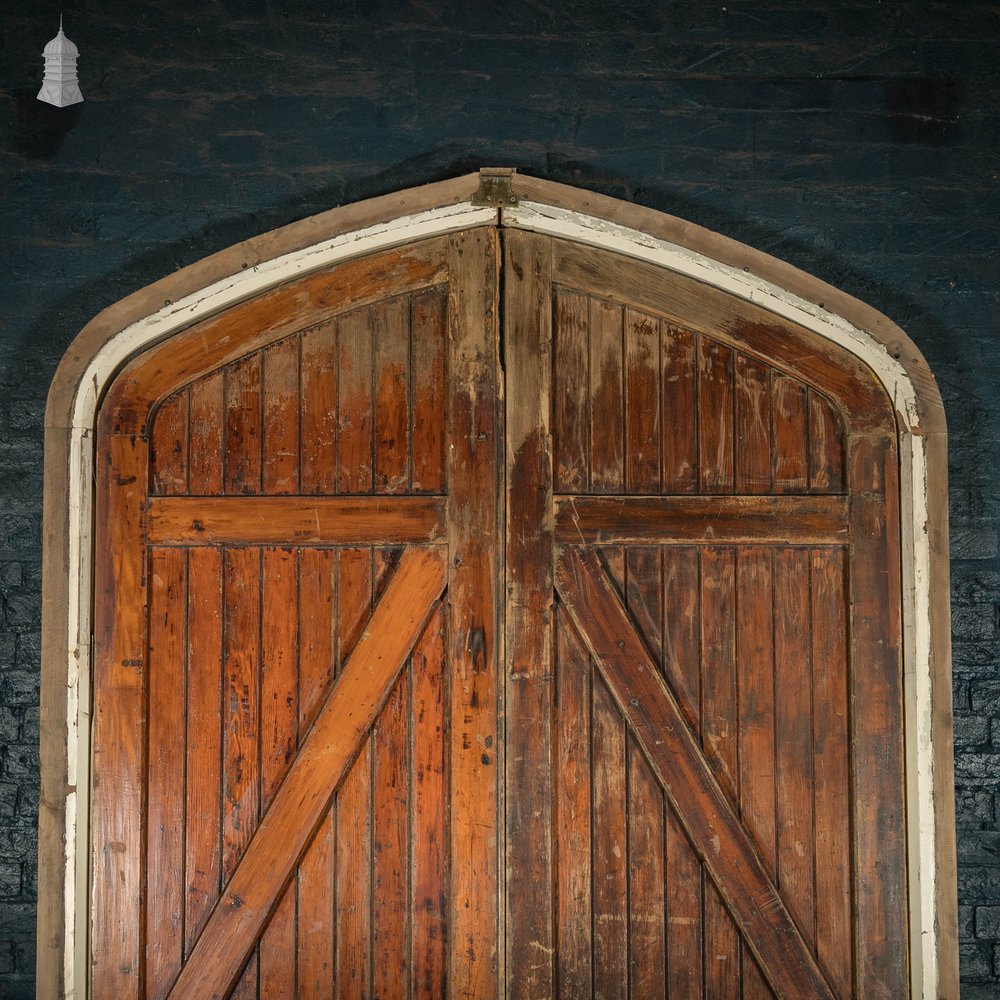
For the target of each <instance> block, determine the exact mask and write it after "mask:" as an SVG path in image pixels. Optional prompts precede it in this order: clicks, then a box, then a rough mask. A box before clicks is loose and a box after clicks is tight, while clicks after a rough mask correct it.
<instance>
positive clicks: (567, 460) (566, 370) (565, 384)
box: [552, 290, 590, 493]
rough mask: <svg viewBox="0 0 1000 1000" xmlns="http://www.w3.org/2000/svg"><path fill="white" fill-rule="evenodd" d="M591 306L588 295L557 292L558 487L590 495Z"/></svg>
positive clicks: (555, 408) (555, 402) (555, 423)
mask: <svg viewBox="0 0 1000 1000" xmlns="http://www.w3.org/2000/svg"><path fill="white" fill-rule="evenodd" d="M589 321H590V309H589V306H588V303H587V299H586V296H584V295H578V294H574V293H572V292H565V291H562V290H560V291H558V292H556V295H555V326H554V329H553V330H552V338H553V341H554V349H555V368H554V371H553V386H552V395H553V435H554V437H555V441H554V442H553V462H554V465H555V488H556V489H557V490H559V491H562V492H565V493H577V492H580V493H585V492H586V491H587V490H588V488H589V487H590V337H589Z"/></svg>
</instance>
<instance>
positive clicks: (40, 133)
mask: <svg viewBox="0 0 1000 1000" xmlns="http://www.w3.org/2000/svg"><path fill="white" fill-rule="evenodd" d="M11 96H12V97H13V101H14V149H15V150H16V151H17V153H18V154H19V155H21V156H23V157H24V158H25V159H26V160H49V159H51V158H52V157H53V156H55V155H56V153H58V152H59V148H60V147H61V146H62V144H63V140H64V139H65V138H66V136H67V135H69V133H70V132H72V131H73V129H74V127H75V126H76V123H77V122H78V121H79V120H80V115H81V113H82V111H83V108H84V105H83V104H73V105H70V107H68V108H55V107H53V106H52V105H51V104H46V103H45V102H44V101H40V100H38V88H37V87H32V88H30V89H29V88H27V87H22V88H20V89H18V90H15V91H13V93H12V95H11Z"/></svg>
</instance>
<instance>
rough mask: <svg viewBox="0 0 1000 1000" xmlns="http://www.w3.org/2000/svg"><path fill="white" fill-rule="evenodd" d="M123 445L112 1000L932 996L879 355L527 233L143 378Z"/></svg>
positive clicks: (101, 943) (240, 312)
mask: <svg viewBox="0 0 1000 1000" xmlns="http://www.w3.org/2000/svg"><path fill="white" fill-rule="evenodd" d="M97 449H98V514H97V526H96V528H97V543H96V551H97V553H98V558H97V568H96V578H95V593H96V595H97V596H96V608H95V629H96V639H95V678H94V685H95V687H94V771H95V779H94V788H93V801H92V821H91V843H92V863H91V867H92V919H91V954H92V960H93V980H92V995H93V996H94V997H95V998H103V997H115V998H138V997H150V998H152V997H157V998H159V997H167V996H169V997H173V998H180V997H195V996H199V997H200V996H205V997H222V996H230V995H231V996H234V997H240V998H249V997H261V998H264V997H285V996H287V997H291V996H300V997H320V996H326V997H329V996H337V997H367V996H372V997H375V996H378V997H417V996H420V997H443V996H449V997H456V998H457V997H498V996H501V995H504V996H510V997H515V998H522V997H523V998H528V997H539V998H541V997H555V996H559V997H565V998H578V997H588V996H595V997H598V996H599V997H622V998H625V997H636V998H646V997H666V996H669V997H672V998H675V1000H676V998H683V997H719V998H739V997H742V998H745V1000H755V998H766V997H771V996H777V997H796V998H798V997H830V996H836V997H848V996H860V997H875V996H903V995H904V994H905V993H906V990H907V976H908V971H907V966H906V879H905V842H904V822H903V770H902V741H901V732H902V728H901V726H902V721H901V693H900V686H901V667H900V660H899V620H898V619H899V611H898V609H899V602H900V598H899V566H898V558H899V553H898V538H897V535H898V528H897V524H896V518H897V515H896V510H895V499H894V498H895V497H896V496H897V487H896V476H897V472H896V452H895V427H894V422H893V415H892V410H891V407H890V406H889V401H888V399H887V398H886V396H885V394H884V391H883V390H882V389H881V387H880V386H879V385H878V383H877V382H876V381H875V379H874V377H873V376H872V375H871V373H870V372H868V371H867V370H866V369H865V368H864V367H863V366H862V365H861V364H860V363H859V362H858V361H857V360H856V359H854V358H853V357H852V356H850V355H848V354H847V353H846V352H844V351H842V350H840V349H838V348H835V347H832V346H831V345H829V344H827V343H825V342H823V341H821V339H820V338H818V337H817V336H815V335H814V334H811V333H809V332H807V331H805V330H802V329H800V328H797V327H795V326H793V325H792V324H789V323H785V322H781V323H778V322H776V321H775V320H774V318H773V317H771V316H769V314H767V313H766V312H765V311H764V310H762V309H758V308H757V307H754V306H750V305H748V304H746V303H743V302H737V301H736V300H735V299H731V298H730V297H728V296H726V295H725V294H723V293H721V292H719V291H717V290H714V289H710V288H708V287H706V286H703V285H700V284H698V283H697V282H694V281H692V280H690V279H687V278H682V277H680V276H678V275H676V274H672V273H669V272H665V271H662V270H659V269H657V268H655V267H653V266H651V265H649V264H644V263H640V262H637V261H632V260H628V259H626V258H624V257H621V256H617V255H615V254H612V253H610V252H606V251H602V250H597V249H594V248H587V247H583V246H580V245H576V244H573V243H569V242H564V241H561V240H557V239H554V238H552V237H549V236H541V235H536V234H532V233H529V232H524V231H515V230H504V229H500V228H497V227H494V226H488V227H482V228H474V229H469V230H465V231H461V232H458V233H453V234H450V235H445V236H439V237H434V238H431V239H427V240H424V241H422V242H418V243H415V244H412V245H410V246H406V247H403V248H401V249H396V250H391V251H387V252H382V253H379V254H376V255H373V256H370V257H366V258H363V259H359V260H355V261H352V262H348V263H344V264H340V265H338V266H337V267H335V268H332V269H330V270H327V271H323V272H320V273H317V274H313V275H311V276H308V277H306V278H303V279H300V280H298V281H296V282H294V283H291V284H288V285H284V286H281V287H279V288H277V289H276V290H274V291H271V292H268V293H266V294H264V295H261V296H260V297H258V298H256V299H254V300H252V301H250V302H247V303H244V304H242V305H240V306H237V307H234V308H231V309H230V310H228V311H227V312H225V313H223V314H221V315H219V316H217V317H215V318H213V319H210V320H208V321H205V322H202V323H200V324H199V325H198V326H196V327H193V328H191V329H190V330H187V331H184V332H182V333H180V334H177V335H175V336H173V337H172V338H171V339H170V340H169V341H168V342H166V343H165V344H162V345H160V346H157V347H154V348H152V349H150V350H148V351H146V352H145V353H143V354H142V355H140V356H139V357H138V358H136V359H135V360H134V361H132V362H131V363H130V364H129V365H128V366H127V367H126V369H125V370H124V371H123V372H122V373H121V374H120V375H119V377H118V378H117V380H116V381H115V383H114V384H113V386H112V387H111V389H110V390H109V393H108V396H107V398H106V400H105V402H104V404H103V405H102V408H101V412H100V421H99V432H98V441H97Z"/></svg>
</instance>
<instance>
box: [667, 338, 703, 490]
mask: <svg viewBox="0 0 1000 1000" xmlns="http://www.w3.org/2000/svg"><path fill="white" fill-rule="evenodd" d="M697 340H698V338H697V337H696V336H695V335H694V334H693V333H691V332H690V331H689V330H683V329H681V328H679V327H676V326H673V325H671V324H669V323H661V324H660V356H661V358H662V363H663V377H662V380H661V385H662V387H663V388H662V396H663V406H662V414H663V415H662V417H661V419H660V427H662V428H663V491H664V493H696V492H697V490H698V479H699V467H698V369H697V357H696V352H697Z"/></svg>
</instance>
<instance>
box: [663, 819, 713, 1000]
mask: <svg viewBox="0 0 1000 1000" xmlns="http://www.w3.org/2000/svg"><path fill="white" fill-rule="evenodd" d="M666 859H667V926H668V930H667V996H668V997H701V996H703V991H702V986H703V983H704V978H703V974H704V955H703V954H702V933H703V930H702V912H703V905H702V873H701V864H700V863H699V861H698V856H697V855H696V854H695V852H694V849H693V848H692V847H691V842H690V841H689V840H688V838H687V834H686V833H685V832H684V828H683V827H682V826H681V824H680V821H679V820H678V818H677V816H676V814H675V812H674V810H673V807H672V806H669V805H668V807H667V822H666Z"/></svg>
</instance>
